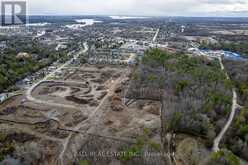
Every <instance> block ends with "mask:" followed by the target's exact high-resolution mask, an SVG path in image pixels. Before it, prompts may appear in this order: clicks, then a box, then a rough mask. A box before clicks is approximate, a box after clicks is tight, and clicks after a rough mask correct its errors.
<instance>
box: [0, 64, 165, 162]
mask: <svg viewBox="0 0 248 165" xmlns="http://www.w3.org/2000/svg"><path fill="white" fill-rule="evenodd" d="M130 70H131V69H130V68H128V67H124V66H93V65H84V66H82V67H78V68H74V72H65V73H64V74H63V78H62V79H57V78H56V80H55V79H54V80H53V79H51V80H47V81H43V82H42V83H40V84H39V85H38V86H37V87H36V88H34V89H33V91H32V92H31V97H32V98H33V100H34V101H28V100H27V99H25V97H26V95H22V96H17V97H15V98H12V99H10V100H9V101H7V102H6V103H4V104H2V105H1V108H0V130H1V137H2V138H3V139H2V140H3V141H4V140H5V138H8V139H9V140H8V141H9V142H11V143H10V144H11V145H13V148H14V150H13V152H12V153H10V154H12V155H14V156H16V157H17V158H18V159H19V158H23V159H25V160H26V159H27V158H26V157H31V158H29V161H30V162H35V163H38V161H40V160H42V162H45V163H46V164H69V163H75V162H76V163H77V162H78V161H80V160H87V161H89V162H91V163H93V164H97V163H100V164H110V163H111V162H112V163H116V162H118V163H121V164H125V162H123V160H122V159H120V157H118V156H112V157H108V158H102V157H101V156H99V155H95V156H92V155H91V156H89V155H85V154H84V155H82V153H90V152H93V151H94V152H98V151H99V152H100V151H102V150H103V149H107V151H114V152H119V151H123V149H124V148H126V147H130V146H131V145H133V144H134V143H136V140H137V137H140V136H143V135H144V129H146V128H148V129H149V132H150V133H149V139H150V140H154V141H160V131H159V130H160V127H161V125H160V103H159V102H155V101H146V100H137V101H135V102H133V103H132V104H130V105H128V106H127V105H126V104H125V99H124V98H123V97H124V95H123V93H124V91H125V85H124V84H125V82H127V81H128V80H129V76H130ZM64 71H66V69H64ZM0 140H1V139H0ZM12 140H14V143H12ZM6 143H7V141H6ZM158 145H160V144H158ZM106 147H107V148H106ZM27 151H32V153H29V152H27ZM24 152H27V154H23V155H24V156H26V157H24V156H23V155H22V154H20V153H24ZM30 154H31V155H32V154H35V155H36V156H33V157H32V156H31V155H30ZM99 160H100V161H99ZM140 160H141V158H137V159H134V160H132V161H137V162H142V161H140ZM142 160H143V158H142ZM143 161H145V160H143ZM146 161H147V160H146ZM154 161H159V159H158V158H157V157H156V158H154ZM148 162H149V161H148ZM27 163H29V162H27ZM143 163H144V162H143ZM153 163H154V162H153ZM148 164H149V163H148ZM151 164H152V163H151Z"/></svg>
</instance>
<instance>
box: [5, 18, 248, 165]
mask: <svg viewBox="0 0 248 165" xmlns="http://www.w3.org/2000/svg"><path fill="white" fill-rule="evenodd" d="M0 61H1V64H0V164H4V165H5V164H6V165H7V164H11V165H12V164H15V165H19V164H25V165H29V164H51V165H55V164H59V165H66V164H78V165H88V164H89V165H90V164H92V165H93V164H101V165H105V164H106V165H119V164H120V165H122V164H123V165H125V164H142V165H143V164H146V165H154V164H156V165H157V164H158V165H160V164H161V165H162V164H168V165H181V164H182V165H194V164H203V165H215V164H216V165H219V164H226V165H239V164H240V165H245V164H248V154H247V153H248V125H247V123H248V112H247V110H248V74H247V73H248V19H239V18H225V17H223V18H207V17H206V18H198V17H185V18H184V17H130V16H30V20H29V24H27V25H15V26H1V27H0ZM100 153H101V154H100ZM113 153H115V154H113ZM99 154H100V156H99ZM146 154H148V155H150V156H148V155H146ZM41 162H43V163H41Z"/></svg>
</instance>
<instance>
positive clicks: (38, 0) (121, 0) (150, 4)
mask: <svg viewBox="0 0 248 165" xmlns="http://www.w3.org/2000/svg"><path fill="white" fill-rule="evenodd" d="M28 5H29V13H30V14H38V15H42V14H45V15H85V14H87V15H136V16H138V15H142V16H248V0H28Z"/></svg>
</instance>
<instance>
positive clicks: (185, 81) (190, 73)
mask: <svg viewBox="0 0 248 165" xmlns="http://www.w3.org/2000/svg"><path fill="white" fill-rule="evenodd" d="M232 87H233V83H232V82H231V80H228V79H227V78H226V76H225V72H224V71H222V70H221V67H220V64H219V62H218V61H217V60H209V59H207V58H205V57H193V56H188V55H184V54H172V53H169V52H165V51H162V50H159V49H151V50H149V51H147V52H146V54H145V56H144V58H143V60H142V62H141V64H140V65H139V66H138V67H137V68H136V70H135V72H134V73H133V75H132V80H131V82H130V85H129V89H131V90H128V91H129V92H127V93H128V95H129V96H132V92H133V91H138V90H144V89H145V90H149V92H146V96H139V97H140V98H149V97H150V96H148V95H147V94H149V93H151V96H156V93H157V89H160V90H162V91H163V92H162V96H161V97H160V98H161V100H160V101H161V102H162V114H161V115H162V116H161V117H162V128H163V130H162V134H165V133H167V132H176V133H186V134H190V135H193V136H197V137H201V138H203V139H205V142H206V143H205V144H206V147H209V148H211V147H212V144H213V140H214V138H215V137H216V136H217V134H218V133H219V132H220V131H221V129H222V128H223V127H224V125H225V123H226V120H227V118H228V116H229V114H230V111H231V106H232ZM133 93H134V95H137V93H138V92H133ZM143 93H144V92H143ZM153 93H155V94H153ZM141 94H142V93H141ZM136 97H137V96H136ZM149 99H150V98H149Z"/></svg>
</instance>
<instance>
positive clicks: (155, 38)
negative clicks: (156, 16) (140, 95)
mask: <svg viewBox="0 0 248 165" xmlns="http://www.w3.org/2000/svg"><path fill="white" fill-rule="evenodd" d="M158 33H159V29H157V31H156V33H155V35H154V37H153V39H152V42H155V41H156V40H157V37H158Z"/></svg>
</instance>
